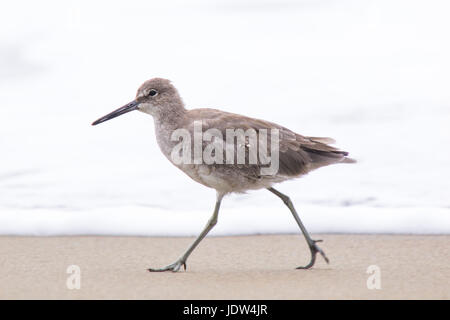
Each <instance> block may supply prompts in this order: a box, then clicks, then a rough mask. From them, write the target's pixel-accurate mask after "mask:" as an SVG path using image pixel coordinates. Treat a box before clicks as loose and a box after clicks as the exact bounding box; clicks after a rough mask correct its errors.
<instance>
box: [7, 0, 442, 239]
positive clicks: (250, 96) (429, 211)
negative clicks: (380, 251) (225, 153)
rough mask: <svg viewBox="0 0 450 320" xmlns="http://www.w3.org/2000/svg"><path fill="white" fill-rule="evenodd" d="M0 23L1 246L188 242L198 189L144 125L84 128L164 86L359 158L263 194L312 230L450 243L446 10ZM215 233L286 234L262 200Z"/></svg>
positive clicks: (158, 13) (343, 9)
mask: <svg viewBox="0 0 450 320" xmlns="http://www.w3.org/2000/svg"><path fill="white" fill-rule="evenodd" d="M3 7H4V8H2V10H0V26H1V28H0V147H1V149H0V164H1V165H0V234H21V235H24V234H33V235H65V234H121V235H194V234H196V233H198V232H199V231H200V230H201V228H202V227H203V225H204V223H206V220H207V219H208V217H209V215H210V213H211V211H212V209H213V206H214V196H215V194H214V190H211V189H208V188H205V187H203V186H201V185H198V184H196V183H195V182H194V181H192V180H190V178H188V177H187V176H186V175H184V174H183V173H182V172H181V171H179V170H178V169H176V168H175V167H173V166H172V165H171V164H170V163H169V162H168V161H167V160H166V159H165V158H164V157H163V155H162V154H161V153H160V151H159V149H158V146H157V144H156V140H155V137H154V128H153V120H152V119H151V117H150V116H148V115H145V114H142V113H138V112H135V113H130V114H127V115H124V116H122V117H120V118H117V119H114V120H113V121H110V122H107V123H104V124H102V125H99V126H97V127H92V126H90V123H91V122H92V121H93V120H95V119H97V118H98V117H100V116H102V115H104V114H106V113H108V112H110V111H112V110H113V109H115V108H117V107H120V106H122V105H123V104H125V103H127V102H129V101H130V100H132V99H133V98H134V95H135V92H136V89H137V88H138V86H139V85H140V84H141V83H142V82H143V81H144V80H146V79H148V78H152V77H156V76H158V77H164V78H168V79H171V80H172V81H173V83H174V84H175V86H176V87H177V88H178V89H179V91H180V94H181V96H182V97H183V99H184V101H185V103H186V106H187V107H188V108H197V107H213V108H219V109H223V110H226V111H230V112H235V113H242V114H245V115H248V116H253V117H257V118H262V119H267V120H271V121H274V122H276V123H279V124H281V125H284V126H286V127H288V128H290V129H292V130H294V131H296V132H298V133H301V134H303V135H311V136H330V137H333V138H335V139H336V140H337V146H339V147H341V148H342V149H344V150H347V151H349V152H350V154H351V156H352V157H354V158H356V159H357V160H358V163H357V164H355V165H336V166H330V167H326V168H322V169H320V170H317V171H315V172H312V173H310V174H309V175H308V176H305V177H303V178H300V179H296V180H293V181H289V182H286V183H283V184H281V185H279V190H280V191H282V192H284V193H286V194H288V195H289V196H290V197H291V199H292V200H293V202H294V204H295V205H296V207H297V209H298V211H299V213H300V216H301V217H303V219H304V220H305V224H306V225H307V227H308V228H309V229H310V230H311V231H313V232H370V233H372V232H373V233H383V232H385V233H450V166H449V164H450V150H449V145H450V129H449V123H450V90H448V88H449V84H450V76H449V75H450V62H449V59H448V57H449V56H450V42H449V41H448V40H447V38H448V30H450V21H449V20H448V17H447V12H448V9H449V8H450V6H449V5H448V4H447V2H445V1H427V2H426V3H424V2H422V1H400V0H394V1H370V0H365V1H332V0H327V1H325V0H323V1H320V0H318V1H312V0H303V1H283V2H281V3H280V2H279V1H264V2H261V1H256V0H255V1H248V0H247V1H215V2H210V1H208V2H207V1H194V2H190V4H189V5H187V4H186V3H184V2H181V1H164V2H162V1H159V2H157V1H127V2H126V3H122V4H120V3H113V2H109V1H108V2H107V1H98V2H95V3H92V2H89V1H69V2H64V3H60V2H58V1H41V2H40V3H39V4H37V3H34V2H32V1H19V2H15V3H12V2H11V3H9V4H8V5H3ZM216 229H217V230H214V231H213V234H218V235H231V234H255V233H279V232H280V233H292V232H298V231H297V228H296V226H295V222H294V221H293V219H292V217H291V216H290V213H289V211H288V210H287V208H285V207H284V205H283V204H282V202H281V201H280V200H279V199H278V198H276V197H275V196H273V195H272V194H270V193H269V192H268V191H265V190H260V191H252V192H249V193H247V194H241V195H231V196H229V197H227V198H225V200H224V202H223V207H222V211H221V214H220V217H219V224H218V226H217V228H216Z"/></svg>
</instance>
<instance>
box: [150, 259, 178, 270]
mask: <svg viewBox="0 0 450 320" xmlns="http://www.w3.org/2000/svg"><path fill="white" fill-rule="evenodd" d="M181 266H183V267H184V270H186V261H184V260H181V259H179V260H177V261H175V262H174V263H172V264H169V265H168V266H165V267H163V268H159V269H153V268H149V269H148V271H150V272H164V271H172V272H177V271H179V270H180V268H181Z"/></svg>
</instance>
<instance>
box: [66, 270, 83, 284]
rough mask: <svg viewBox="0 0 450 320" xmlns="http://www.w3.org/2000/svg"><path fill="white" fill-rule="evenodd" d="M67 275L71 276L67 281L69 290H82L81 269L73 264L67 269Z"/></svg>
mask: <svg viewBox="0 0 450 320" xmlns="http://www.w3.org/2000/svg"><path fill="white" fill-rule="evenodd" d="M66 273H68V274H70V276H68V277H67V280H66V286H67V289H69V290H74V289H76V290H79V289H81V268H80V267H79V266H77V265H74V264H73V265H70V266H68V267H67V269H66Z"/></svg>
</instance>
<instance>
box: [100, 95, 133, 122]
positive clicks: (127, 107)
mask: <svg viewBox="0 0 450 320" xmlns="http://www.w3.org/2000/svg"><path fill="white" fill-rule="evenodd" d="M138 106H139V102H137V101H136V100H133V101H131V102H130V103H128V104H126V105H124V106H123V107H120V108H119V109H117V110H114V111H113V112H111V113H108V114H107V115H106V116H104V117H101V118H100V119H97V120H95V121H94V122H92V125H93V126H95V125H97V124H99V123H102V122H105V121H108V120H111V119H113V118H115V117H118V116H121V115H123V114H125V113H127V112H130V111H133V110H137V108H138Z"/></svg>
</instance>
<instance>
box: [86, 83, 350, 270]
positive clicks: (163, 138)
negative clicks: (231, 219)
mask: <svg viewBox="0 0 450 320" xmlns="http://www.w3.org/2000/svg"><path fill="white" fill-rule="evenodd" d="M133 110H139V111H141V112H144V113H147V114H150V115H152V116H153V119H154V123H155V131H156V140H157V142H158V145H159V147H160V149H161V151H162V153H163V154H164V155H165V156H166V157H167V158H168V159H169V161H171V162H172V163H173V164H174V165H175V166H177V167H178V168H180V169H181V170H182V171H183V172H185V173H186V174H187V175H188V176H189V177H191V178H192V179H193V180H195V181H197V182H199V183H201V184H203V185H205V186H207V187H210V188H213V189H215V190H216V194H217V198H216V203H215V208H214V212H213V214H212V216H211V218H210V219H209V221H208V223H207V224H206V226H205V227H204V229H203V231H202V232H201V233H200V235H199V236H198V237H197V239H196V240H195V241H194V242H193V243H192V244H191V245H190V246H189V248H188V249H187V250H186V252H185V253H184V254H183V255H182V256H181V257H180V258H179V259H178V260H176V261H175V262H174V263H172V264H170V265H168V266H166V267H163V268H159V269H153V268H150V269H149V271H174V272H176V271H178V270H179V269H180V268H181V266H184V269H185V270H186V261H187V259H188V257H189V255H190V254H191V253H192V251H193V250H194V249H195V248H196V247H197V245H198V244H199V243H200V242H201V240H202V239H203V238H204V237H205V236H206V235H207V234H208V232H209V231H210V230H211V229H212V228H213V227H214V226H215V225H216V223H217V218H218V214H219V208H220V204H221V201H222V199H223V197H224V196H225V195H226V194H229V193H232V192H245V191H246V190H251V189H262V188H265V189H267V190H269V191H270V192H271V193H273V194H275V195H276V196H278V197H279V198H280V199H281V200H282V201H283V202H284V203H285V205H286V206H287V207H288V208H289V210H290V211H291V213H292V215H293V216H294V219H295V221H296V222H297V224H298V226H299V227H300V229H301V231H302V232H303V235H304V237H305V239H306V242H307V244H308V246H309V249H310V251H311V259H310V261H309V263H308V264H306V265H305V266H302V267H298V268H297V269H308V268H311V267H312V266H313V265H314V263H315V260H316V255H317V253H320V254H321V255H322V257H323V258H324V259H325V261H326V262H327V263H328V258H327V257H326V255H325V253H324V252H323V251H322V249H320V248H319V246H318V245H317V242H320V241H321V240H313V239H312V238H311V237H310V235H309V233H308V231H307V230H306V228H305V226H304V225H303V223H302V221H301V220H300V218H299V216H298V214H297V212H296V210H295V208H294V205H293V204H292V202H291V200H290V199H289V197H288V196H286V195H285V194H283V193H281V192H279V191H278V190H276V189H275V188H273V185H274V184H275V183H279V182H282V181H285V180H288V179H293V178H297V177H300V176H302V175H304V174H306V173H308V172H309V171H311V170H314V169H317V168H319V167H322V166H326V165H330V164H335V163H351V162H355V161H354V160H353V159H351V158H347V155H348V153H347V152H345V151H341V150H339V149H337V148H334V147H332V146H330V145H329V144H330V143H333V142H334V140H333V139H331V138H319V137H307V136H302V135H300V134H297V133H295V132H293V131H291V130H289V129H287V128H285V127H282V126H280V125H277V124H275V123H272V122H268V121H264V120H258V119H253V118H249V117H245V116H242V115H238V114H233V113H228V112H224V111H220V110H215V109H193V110H187V109H185V107H184V103H183V101H182V99H181V97H180V95H179V94H178V91H177V89H176V88H175V87H174V86H173V85H172V84H171V83H170V81H169V80H166V79H161V78H154V79H150V80H148V81H146V82H144V83H143V84H142V85H141V87H140V88H139V89H138V91H137V94H136V98H135V100H133V101H131V102H130V103H128V104H126V105H125V106H123V107H121V108H119V109H117V110H115V111H113V112H111V113H109V114H107V115H106V116H104V117H102V118H100V119H98V120H96V121H95V122H94V123H92V125H97V124H99V123H102V122H104V121H107V120H110V119H112V118H115V117H117V116H120V115H122V114H125V113H127V112H130V111H133ZM199 125H200V135H202V134H203V133H205V134H206V132H209V133H210V137H209V139H210V140H211V141H214V142H215V144H214V145H213V148H212V149H213V151H212V152H211V146H206V143H205V141H203V140H202V141H201V144H200V147H201V149H200V152H198V150H196V148H197V147H196V146H194V147H193V148H192V145H188V147H186V148H185V146H184V145H183V149H180V148H179V147H178V146H179V138H180V136H183V135H184V137H185V136H186V135H188V136H194V140H195V139H196V135H198V134H199V131H198V126H199ZM196 127H197V128H196ZM230 129H231V130H233V132H234V133H236V132H238V133H239V132H240V133H242V132H243V131H244V130H245V132H244V134H243V135H242V134H241V137H239V134H236V136H235V137H236V139H235V137H232V140H230V141H229V140H228V135H227V139H226V141H225V139H224V138H223V137H225V135H226V134H228V130H230ZM239 129H242V131H239ZM196 130H197V131H196ZM252 130H253V132H255V133H256V136H258V140H255V139H253V136H252ZM267 131H270V133H271V140H270V143H266V144H264V143H262V142H264V140H263V139H260V138H261V137H262V136H264V135H263V133H265V134H266V137H267ZM211 132H212V133H213V134H211ZM174 133H177V134H174ZM212 136H214V137H212ZM242 137H243V140H239V139H240V138H242ZM274 137H275V138H276V140H275V139H273V138H274ZM183 140H184V139H183ZM186 141H189V142H191V140H190V138H189V139H186V140H185V141H184V143H186ZM235 141H238V142H237V143H235ZM239 141H241V143H240V144H239ZM255 141H257V142H258V143H259V147H258V152H261V150H263V149H265V148H268V147H269V146H270V148H271V159H272V163H274V162H275V161H274V159H275V160H276V162H277V163H276V164H275V166H274V167H275V169H276V170H275V171H274V172H271V173H270V172H269V173H265V174H261V172H262V170H263V169H264V168H266V169H267V168H268V165H267V164H268V162H267V161H266V160H267V158H268V157H266V158H265V159H263V158H264V156H262V155H264V154H263V153H258V155H259V156H260V157H259V158H258V157H256V158H255V157H253V158H252V152H253V150H256V148H253V146H252V143H253V144H254V143H255ZM266 142H267V140H266ZM194 144H195V141H194ZM224 146H225V147H224ZM230 146H231V149H229V148H230ZM219 147H222V148H223V147H224V148H225V149H226V150H225V151H226V152H225V151H224V153H227V152H228V151H229V150H231V152H230V153H231V154H232V157H229V158H228V155H226V156H227V161H226V162H225V163H224V162H222V163H220V162H219V161H217V160H218V159H219V160H220V159H223V158H222V156H221V155H220V154H221V153H222V151H220V149H219ZM177 148H178V149H177ZM207 148H209V151H210V153H209V155H210V156H211V157H213V158H214V160H216V161H214V162H211V161H207V160H208V159H203V158H202V157H201V156H202V155H204V154H205V151H206V149H207ZM175 149H176V152H174V150H175ZM218 150H219V151H218ZM222 150H223V149H222ZM239 150H244V152H245V157H244V162H242V158H241V162H239V159H238V160H236V158H235V157H234V153H233V152H236V153H238V152H239ZM181 151H182V152H183V153H184V156H185V155H189V157H186V158H183V160H184V161H179V159H178V160H177V159H175V158H176V156H179V154H180V153H181ZM192 151H193V153H194V161H193V162H192V161H190V160H191V157H190V155H191V152H192ZM255 152H256V151H255ZM255 154H256V153H255ZM196 155H197V157H195V156H196ZM199 155H200V161H199V159H198V156H199ZM253 155H254V154H253ZM237 156H238V157H239V155H238V154H237ZM249 159H252V160H253V162H252V161H250V160H249ZM209 160H210V159H209ZM263 160H264V161H263Z"/></svg>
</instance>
